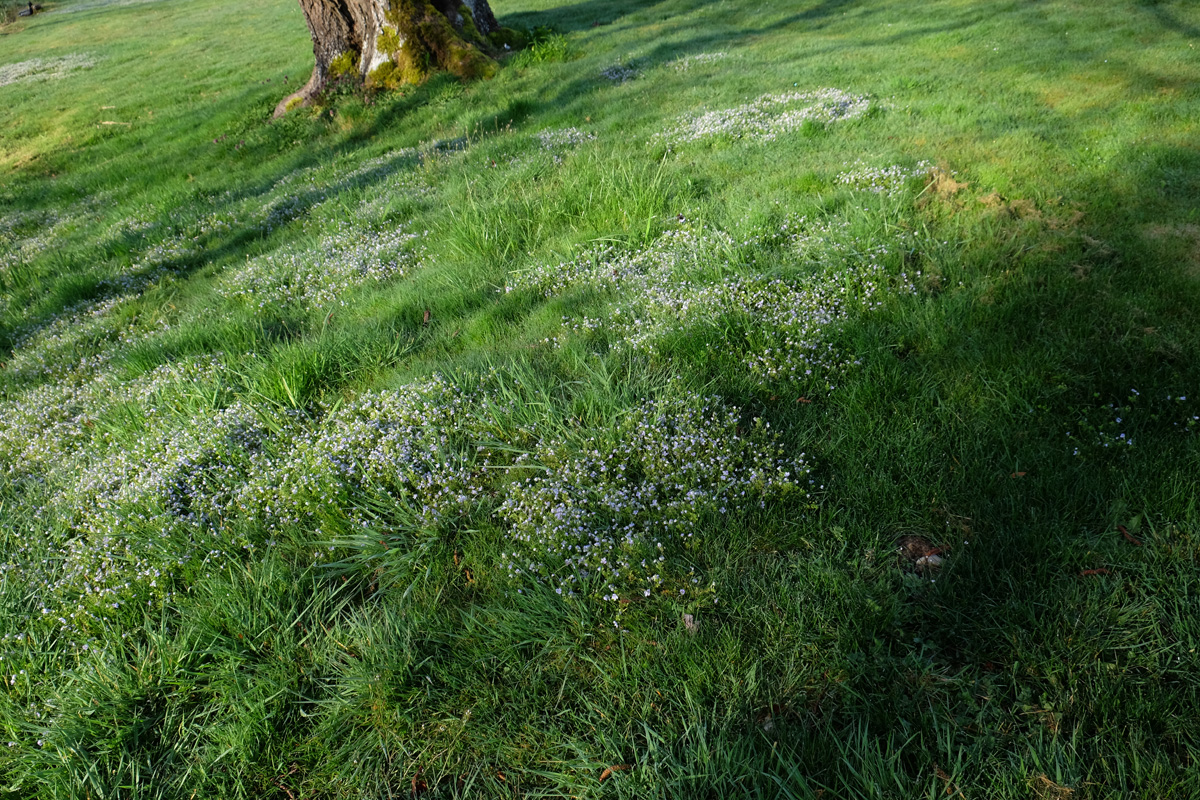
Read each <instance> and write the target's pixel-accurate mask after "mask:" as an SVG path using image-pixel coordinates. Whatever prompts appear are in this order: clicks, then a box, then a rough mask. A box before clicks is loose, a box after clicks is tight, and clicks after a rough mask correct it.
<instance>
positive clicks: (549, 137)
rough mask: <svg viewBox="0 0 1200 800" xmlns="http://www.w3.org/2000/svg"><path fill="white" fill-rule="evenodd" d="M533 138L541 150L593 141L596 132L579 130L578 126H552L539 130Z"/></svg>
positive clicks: (556, 148) (558, 148)
mask: <svg viewBox="0 0 1200 800" xmlns="http://www.w3.org/2000/svg"><path fill="white" fill-rule="evenodd" d="M535 138H536V139H537V140H538V143H539V144H541V146H542V149H543V150H551V151H553V150H562V149H565V148H568V147H578V146H579V145H581V144H583V143H584V142H591V141H594V140H595V138H596V134H594V133H588V132H586V131H581V130H579V129H578V128H553V129H548V130H544V131H539V132H538V133H537V134H536V135H535Z"/></svg>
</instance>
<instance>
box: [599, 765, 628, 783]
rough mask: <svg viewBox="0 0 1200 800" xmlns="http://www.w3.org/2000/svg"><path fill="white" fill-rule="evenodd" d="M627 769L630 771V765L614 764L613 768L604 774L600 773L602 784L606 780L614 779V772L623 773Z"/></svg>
mask: <svg viewBox="0 0 1200 800" xmlns="http://www.w3.org/2000/svg"><path fill="white" fill-rule="evenodd" d="M627 769H629V765H628V764H613V765H612V766H611V767H609V768H608V769H606V770H604V772H601V773H600V782H601V783H604V782H605V781H606V780H608V779H609V778H611V777H612V774H613V773H614V772H622V771H624V770H627Z"/></svg>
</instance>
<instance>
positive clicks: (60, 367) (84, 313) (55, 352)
mask: <svg viewBox="0 0 1200 800" xmlns="http://www.w3.org/2000/svg"><path fill="white" fill-rule="evenodd" d="M135 298H136V295H133V294H123V295H119V296H116V297H109V298H105V299H103V300H96V301H91V302H85V303H79V304H76V305H74V306H71V307H69V308H67V309H64V310H63V311H61V312H60V313H58V314H56V315H55V316H53V317H51V318H50V319H49V320H48V321H46V322H45V323H42V324H40V325H37V326H35V327H32V328H28V329H26V330H25V331H24V332H23V333H22V334H21V335H20V336H19V337H18V339H17V342H16V345H15V346H14V347H13V352H12V357H11V358H10V359H9V360H8V364H7V365H6V369H5V372H6V373H7V374H8V375H9V376H12V377H17V378H20V379H22V380H34V379H44V378H54V379H58V380H61V379H63V378H65V376H67V375H69V374H75V373H77V374H79V375H93V374H95V373H96V372H97V370H99V369H100V368H101V367H103V366H105V365H106V364H107V363H108V362H109V361H110V360H111V358H112V352H111V351H112V345H113V344H114V343H116V342H120V341H132V336H133V333H132V332H133V330H134V322H135V320H134V319H133V318H132V317H128V318H127V317H126V316H125V315H123V314H121V313H119V312H120V311H121V308H122V306H124V305H125V304H126V303H128V302H131V301H132V300H134V299H135Z"/></svg>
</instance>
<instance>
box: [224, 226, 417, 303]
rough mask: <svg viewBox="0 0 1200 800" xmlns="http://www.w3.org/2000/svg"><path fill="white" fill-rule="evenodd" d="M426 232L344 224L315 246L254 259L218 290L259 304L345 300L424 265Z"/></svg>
mask: <svg viewBox="0 0 1200 800" xmlns="http://www.w3.org/2000/svg"><path fill="white" fill-rule="evenodd" d="M423 235H424V234H419V233H409V232H408V231H406V230H405V229H404V228H403V227H401V226H397V227H393V228H390V229H383V230H375V229H373V228H361V227H358V226H355V225H351V224H349V223H343V224H341V225H340V226H339V227H338V228H337V229H336V230H335V231H333V232H331V233H326V234H324V235H323V236H322V237H321V238H320V240H319V241H318V242H317V243H316V245H315V246H313V247H311V248H304V247H292V248H288V249H283V250H280V251H277V252H273V253H268V254H266V255H262V256H258V257H257V258H254V259H251V260H250V261H249V262H248V263H247V264H246V266H244V267H242V268H241V269H238V270H237V271H235V272H233V273H232V274H231V275H229V276H228V277H227V278H226V279H225V280H224V281H222V283H221V285H220V286H219V287H218V288H217V291H218V292H219V293H220V294H221V295H223V296H225V297H228V298H239V299H241V300H244V301H245V302H247V303H250V304H251V305H254V306H256V307H258V308H266V307H268V306H282V307H298V308H304V309H313V308H320V307H324V306H329V305H333V304H339V305H345V304H346V303H345V300H344V299H343V298H342V295H343V294H345V293H346V292H349V291H351V290H353V289H356V288H358V287H360V286H363V285H366V284H369V283H385V282H387V281H391V280H395V279H396V278H399V277H401V276H403V275H407V274H410V273H412V272H413V271H415V270H417V269H419V268H420V267H421V266H423V263H424V259H425V248H424V247H423V246H421V245H420V244H419V241H420V240H421V238H423Z"/></svg>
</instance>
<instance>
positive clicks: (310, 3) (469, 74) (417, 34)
mask: <svg viewBox="0 0 1200 800" xmlns="http://www.w3.org/2000/svg"><path fill="white" fill-rule="evenodd" d="M300 8H301V9H302V10H303V11H304V18H305V20H306V21H307V22H308V30H309V32H310V33H311V34H312V40H313V55H314V56H315V58H316V64H315V66H314V67H313V73H312V77H311V78H309V80H308V83H307V84H305V86H304V88H302V89H300V91H298V92H295V93H293V94H291V95H289V96H287V97H285V98H284V99H283V100H281V101H280V103H279V105H278V106H277V107H276V108H275V116H276V117H280V116H282V115H283V114H284V113H286V112H287V111H288V110H289V109H291V108H294V107H295V106H298V105H308V104H309V103H311V102H312V101H313V99H314V98H316V97H317V96H318V95H320V93H321V92H322V91H323V90H324V89H325V88H326V87H327V86H328V85H329V83H330V82H331V81H335V80H341V79H351V80H355V81H358V82H363V83H365V84H366V85H368V86H373V87H381V88H395V87H396V86H400V85H403V84H406V83H420V82H421V81H423V80H424V79H425V78H426V77H427V76H428V75H429V73H430V72H432V71H434V70H438V69H443V70H448V71H450V72H452V73H454V74H455V75H458V76H459V77H460V78H474V77H491V75H492V74H493V73H494V72H495V70H496V60H495V56H496V55H498V53H499V50H500V49H502V48H504V47H505V46H506V45H509V44H520V42H519V40H520V39H521V38H522V37H521V36H520V35H519V34H517V33H516V32H515V31H511V30H509V29H507V28H501V27H500V25H499V24H498V23H497V22H496V17H495V15H494V14H493V13H492V9H491V6H489V5H488V0H300Z"/></svg>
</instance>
